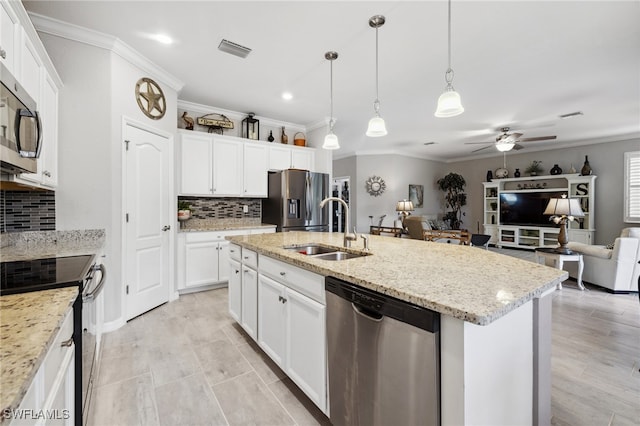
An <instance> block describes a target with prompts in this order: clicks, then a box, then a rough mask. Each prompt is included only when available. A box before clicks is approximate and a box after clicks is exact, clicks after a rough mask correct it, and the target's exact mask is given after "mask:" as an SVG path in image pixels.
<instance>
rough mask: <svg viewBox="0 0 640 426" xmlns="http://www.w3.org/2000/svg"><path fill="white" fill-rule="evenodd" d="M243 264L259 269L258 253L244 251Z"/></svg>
mask: <svg viewBox="0 0 640 426" xmlns="http://www.w3.org/2000/svg"><path fill="white" fill-rule="evenodd" d="M242 264H243V265H245V266H248V267H250V268H253V269H258V253H256V252H255V251H253V250H249V249H243V250H242Z"/></svg>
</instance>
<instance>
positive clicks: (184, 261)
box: [177, 232, 229, 290]
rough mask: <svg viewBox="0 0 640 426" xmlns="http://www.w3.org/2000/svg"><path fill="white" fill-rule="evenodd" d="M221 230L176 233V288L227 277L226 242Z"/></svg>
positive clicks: (227, 255) (217, 281) (225, 279)
mask: <svg viewBox="0 0 640 426" xmlns="http://www.w3.org/2000/svg"><path fill="white" fill-rule="evenodd" d="M227 235H229V234H228V233H225V232H185V233H179V234H178V267H177V273H178V290H185V289H192V288H197V287H203V286H207V285H211V284H216V283H220V282H224V281H227V280H228V279H229V241H227V240H225V239H224V237H225V236H227Z"/></svg>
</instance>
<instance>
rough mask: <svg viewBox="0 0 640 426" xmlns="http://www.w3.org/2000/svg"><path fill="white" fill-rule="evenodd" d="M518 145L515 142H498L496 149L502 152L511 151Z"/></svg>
mask: <svg viewBox="0 0 640 426" xmlns="http://www.w3.org/2000/svg"><path fill="white" fill-rule="evenodd" d="M514 146H516V144H515V143H513V142H498V143H496V149H497V150H498V151H500V152H507V151H511V150H512V149H513V147H514Z"/></svg>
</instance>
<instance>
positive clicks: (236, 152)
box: [213, 137, 267, 197]
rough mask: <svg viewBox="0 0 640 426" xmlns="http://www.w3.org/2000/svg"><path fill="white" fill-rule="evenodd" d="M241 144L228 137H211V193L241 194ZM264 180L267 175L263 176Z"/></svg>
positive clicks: (229, 195)
mask: <svg viewBox="0 0 640 426" xmlns="http://www.w3.org/2000/svg"><path fill="white" fill-rule="evenodd" d="M243 174H244V159H243V145H242V142H238V141H235V140H230V139H223V138H217V137H214V138H213V195H219V196H227V197H238V196H242V195H243V192H244V191H243V182H242V176H243ZM264 178H265V180H266V179H267V176H266V174H265V176H264Z"/></svg>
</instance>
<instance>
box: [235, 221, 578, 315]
mask: <svg viewBox="0 0 640 426" xmlns="http://www.w3.org/2000/svg"><path fill="white" fill-rule="evenodd" d="M227 239H228V240H230V241H232V242H234V243H236V244H239V245H241V246H243V247H247V248H249V249H252V250H255V251H257V252H258V253H261V254H264V255H267V256H269V257H272V258H275V259H278V260H281V261H284V262H287V263H290V264H293V265H296V266H299V267H302V268H304V269H307V270H310V271H313V272H316V273H318V274H321V275H325V276H328V275H330V276H333V277H336V278H339V279H342V280H345V281H348V282H350V283H353V284H356V285H360V286H362V287H366V288H369V289H371V290H374V291H377V292H379V293H383V294H387V295H389V296H393V297H396V298H398V299H401V300H405V301H408V302H411V303H414V304H416V305H419V306H423V307H426V308H429V309H432V310H434V311H437V312H440V313H441V314H444V315H450V316H452V317H455V318H458V319H462V320H464V321H467V322H470V323H473V324H478V325H487V324H490V323H491V322H493V321H495V320H496V319H498V318H500V317H502V316H504V315H505V314H507V313H508V312H510V311H512V310H514V309H516V308H517V307H519V306H521V305H523V304H524V303H526V302H528V301H529V300H531V299H532V298H534V297H536V296H539V295H541V294H542V293H544V292H545V291H547V290H549V289H552V288H554V287H555V286H556V285H557V284H559V283H561V282H562V281H563V280H565V279H566V278H567V277H568V273H567V272H565V271H562V270H558V269H554V268H550V267H547V266H544V265H539V264H536V263H533V262H529V261H526V260H522V259H517V258H514V257H511V256H506V255H502V254H498V253H494V252H491V251H487V250H484V249H481V248H478V247H471V246H462V245H452V244H440V243H434V242H428V241H420V240H411V239H403V238H391V237H384V236H376V235H369V239H370V248H371V251H370V253H371V255H370V256H364V257H359V258H354V259H348V260H341V261H329V260H320V259H315V258H313V257H309V256H305V255H303V254H299V253H297V252H293V251H290V250H285V249H283V248H282V247H283V246H286V245H304V244H308V243H319V244H321V245H331V246H338V247H341V246H342V241H343V236H342V234H338V233H321V232H286V233H272V234H260V235H245V236H234V237H227ZM352 246H353V248H354V249H356V250H355V251H359V250H357V249H359V248H361V247H362V240H361V239H360V240H359V241H358V242H354V243H352ZM352 251H354V250H352Z"/></svg>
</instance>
